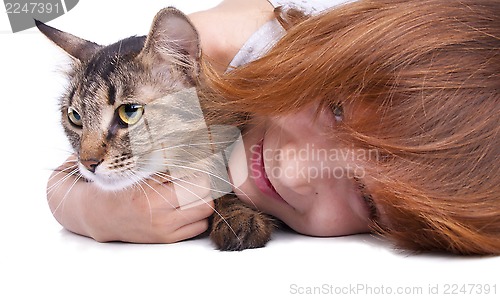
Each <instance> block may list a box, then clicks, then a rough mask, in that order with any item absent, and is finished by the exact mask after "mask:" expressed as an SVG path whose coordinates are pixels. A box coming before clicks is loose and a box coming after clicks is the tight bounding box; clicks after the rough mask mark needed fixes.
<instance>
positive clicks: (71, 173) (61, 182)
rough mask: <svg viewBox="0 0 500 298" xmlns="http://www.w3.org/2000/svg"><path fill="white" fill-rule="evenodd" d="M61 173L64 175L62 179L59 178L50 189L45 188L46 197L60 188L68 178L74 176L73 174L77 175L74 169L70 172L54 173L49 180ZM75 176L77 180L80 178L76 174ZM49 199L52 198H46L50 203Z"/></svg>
mask: <svg viewBox="0 0 500 298" xmlns="http://www.w3.org/2000/svg"><path fill="white" fill-rule="evenodd" d="M62 173H64V174H65V175H64V176H63V177H62V178H60V179H59V180H58V181H57V182H55V183H54V184H53V185H51V186H50V187H48V188H47V195H49V194H50V193H51V192H53V191H54V190H55V189H57V188H58V187H59V186H61V185H62V184H64V182H66V180H68V179H69V178H70V177H72V176H75V174H78V169H77V168H75V169H73V170H72V171H70V172H59V173H56V174H55V175H54V176H52V177H51V178H50V179H53V178H55V177H57V176H58V175H60V174H62ZM77 176H78V178H80V177H81V175H80V174H78V175H77ZM49 181H50V180H49ZM51 198H52V196H51V197H50V198H48V201H49V202H50V200H51Z"/></svg>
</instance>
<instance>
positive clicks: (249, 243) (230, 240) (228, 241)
mask: <svg viewBox="0 0 500 298" xmlns="http://www.w3.org/2000/svg"><path fill="white" fill-rule="evenodd" d="M232 199H233V198H229V199H228V198H221V199H219V200H221V201H220V202H217V203H216V210H217V212H218V213H219V214H217V213H215V214H214V215H213V216H212V224H211V229H210V239H211V240H212V241H213V242H214V244H215V246H216V247H217V249H219V250H222V251H240V250H244V249H249V248H259V247H263V246H265V245H266V243H267V242H269V240H270V239H271V234H272V232H273V230H274V227H275V223H274V220H273V219H272V218H271V217H270V216H268V215H266V214H263V213H261V212H259V211H256V210H254V209H252V208H250V207H248V206H246V205H244V204H243V203H241V202H240V201H239V200H238V199H236V198H234V200H232ZM223 201H224V202H223Z"/></svg>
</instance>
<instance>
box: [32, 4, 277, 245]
mask: <svg viewBox="0 0 500 298" xmlns="http://www.w3.org/2000/svg"><path fill="white" fill-rule="evenodd" d="M36 26H37V27H38V29H39V30H40V31H41V32H42V33H43V34H44V35H45V36H47V37H48V38H49V39H50V40H51V41H52V42H54V43H55V44H56V45H57V46H59V47H60V48H62V49H63V50H64V51H65V52H66V53H67V54H69V56H70V57H71V58H72V59H73V61H74V63H73V67H72V70H71V71H70V72H69V86H68V88H67V91H66V92H65V94H64V95H63V96H62V98H61V103H60V107H61V122H62V125H63V127H64V131H65V133H66V135H67V138H68V140H69V142H70V144H71V146H72V147H73V149H74V151H75V153H76V155H77V156H78V162H77V164H78V170H79V173H80V175H81V176H83V178H84V179H86V180H87V181H89V182H91V183H95V184H96V185H98V186H100V187H101V188H102V189H105V190H110V191H113V190H119V189H125V188H127V187H131V186H133V185H135V184H137V183H139V182H141V181H144V180H145V179H147V178H151V179H154V178H155V177H157V178H158V177H161V178H168V180H169V181H170V183H172V184H173V185H174V186H176V185H178V184H177V183H176V181H182V180H183V179H185V178H186V177H191V178H192V177H196V176H197V175H207V174H208V176H210V177H211V178H212V179H211V181H212V182H211V185H210V187H211V189H212V194H213V196H212V197H215V198H217V197H220V198H218V199H217V200H215V212H214V214H213V215H212V216H211V217H210V219H209V221H210V227H209V231H208V233H209V236H210V238H211V240H212V241H213V243H214V244H215V246H216V247H217V248H218V249H219V250H223V251H239V250H244V249H248V248H258V247H263V246H265V245H266V243H267V242H268V241H269V240H270V238H271V234H272V231H273V229H274V227H275V221H274V219H273V218H271V217H270V216H267V215H265V214H263V213H260V212H258V211H257V210H254V209H253V208H251V207H249V206H246V205H244V204H243V203H241V202H240V201H239V200H238V199H237V198H236V197H235V196H234V195H233V194H231V187H230V184H229V182H228V181H229V179H228V178H227V173H226V168H225V166H226V165H225V162H224V157H225V154H226V153H227V149H228V146H229V145H230V144H232V143H234V142H235V140H236V139H237V138H238V133H237V132H239V130H237V129H236V130H235V127H226V126H221V125H219V126H217V125H209V126H207V123H206V122H205V121H204V117H203V115H204V112H205V111H202V109H201V105H200V101H199V98H198V96H197V91H198V90H199V88H202V87H201V84H200V80H199V78H200V59H201V48H200V40H199V37H198V33H197V31H196V28H195V27H194V26H193V25H192V23H191V22H190V21H189V19H188V17H187V16H186V15H184V14H183V13H182V12H181V11H179V10H177V9H176V8H173V7H168V8H164V9H162V10H161V11H160V12H158V13H157V15H156V16H155V18H154V20H153V24H152V26H151V29H150V31H149V33H148V35H147V36H132V37H129V38H126V39H123V40H120V41H118V42H117V43H114V44H111V45H109V46H101V45H98V44H96V43H93V42H90V41H87V40H84V39H82V38H79V37H76V36H74V35H72V34H69V33H66V32H63V31H60V30H58V29H55V28H53V27H50V26H48V25H46V24H43V23H41V22H39V21H36ZM221 144H222V145H221ZM195 179H196V178H195ZM221 194H224V195H223V196H222V197H221ZM200 200H201V198H200ZM187 203H189V202H187ZM187 203H186V204H187Z"/></svg>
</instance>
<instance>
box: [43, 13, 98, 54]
mask: <svg viewBox="0 0 500 298" xmlns="http://www.w3.org/2000/svg"><path fill="white" fill-rule="evenodd" d="M35 25H36V26H37V28H38V30H40V31H41V32H42V33H43V34H44V35H45V36H47V37H48V38H49V39H50V40H51V41H52V42H54V43H55V44H56V45H58V46H59V47H60V48H61V49H63V50H64V51H65V52H66V53H68V54H69V55H70V56H71V57H73V58H74V59H77V60H80V61H87V60H89V59H90V58H91V57H92V56H93V55H94V54H95V53H96V52H97V51H99V49H101V48H102V46H100V45H98V44H96V43H93V42H91V41H88V40H85V39H83V38H80V37H77V36H74V35H72V34H69V33H66V32H63V31H61V30H58V29H56V28H53V27H50V26H49V25H45V24H44V23H42V22H40V21H38V20H35Z"/></svg>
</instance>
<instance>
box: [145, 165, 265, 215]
mask: <svg viewBox="0 0 500 298" xmlns="http://www.w3.org/2000/svg"><path fill="white" fill-rule="evenodd" d="M164 160H165V161H170V160H172V161H175V162H181V160H176V159H164ZM152 161H153V160H152ZM138 164H140V165H150V164H148V163H145V162H138ZM163 166H165V167H167V168H169V167H172V168H181V169H186V170H191V171H193V172H198V173H203V174H206V175H208V176H209V177H212V178H215V179H217V180H219V181H221V182H223V183H227V184H228V185H230V186H231V187H232V189H234V190H238V191H239V192H240V193H241V194H242V195H244V196H245V197H247V199H248V200H249V201H250V202H251V203H252V205H253V206H254V207H255V208H257V206H256V204H255V203H254V202H253V200H252V198H251V197H250V196H249V195H248V194H246V193H245V191H244V190H242V189H240V188H239V187H238V186H236V185H234V184H233V183H232V182H231V181H230V180H227V179H224V178H223V177H220V176H217V175H215V174H213V173H211V172H209V171H207V170H202V169H197V168H194V167H188V166H181V165H177V164H170V163H164V164H163ZM171 177H172V176H171ZM224 194H227V193H224Z"/></svg>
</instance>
